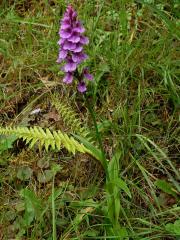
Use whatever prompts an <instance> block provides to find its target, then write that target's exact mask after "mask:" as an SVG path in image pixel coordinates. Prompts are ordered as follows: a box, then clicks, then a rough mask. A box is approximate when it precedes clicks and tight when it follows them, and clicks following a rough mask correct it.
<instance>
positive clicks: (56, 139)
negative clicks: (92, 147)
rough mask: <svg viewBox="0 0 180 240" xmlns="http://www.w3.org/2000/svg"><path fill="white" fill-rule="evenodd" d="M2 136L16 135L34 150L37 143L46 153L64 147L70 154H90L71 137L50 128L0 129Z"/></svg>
mask: <svg viewBox="0 0 180 240" xmlns="http://www.w3.org/2000/svg"><path fill="white" fill-rule="evenodd" d="M0 134H4V135H15V136H16V137H18V138H22V139H23V140H24V141H26V144H29V147H30V148H32V147H33V146H34V145H35V144H36V143H38V144H40V146H41V147H42V146H44V147H45V149H46V151H48V150H49V148H50V147H51V148H52V149H53V150H55V149H57V150H60V149H61V146H62V145H63V146H64V147H65V148H66V149H67V150H68V151H69V152H71V153H73V154H75V152H81V153H90V151H89V150H88V149H87V148H86V147H85V146H84V145H83V144H80V143H79V142H78V141H76V140H75V139H74V138H73V137H69V136H68V135H67V134H66V133H62V132H61V131H60V130H58V131H50V130H49V129H48V128H47V129H45V130H44V129H43V128H41V127H30V128H27V127H5V128H2V127H0Z"/></svg>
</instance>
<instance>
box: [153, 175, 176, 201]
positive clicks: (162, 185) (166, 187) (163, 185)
mask: <svg viewBox="0 0 180 240" xmlns="http://www.w3.org/2000/svg"><path fill="white" fill-rule="evenodd" d="M155 186H156V187H158V188H159V189H160V190H162V191H163V192H165V193H168V194H170V195H172V196H173V197H177V194H176V193H175V191H174V190H173V185H172V184H170V183H168V182H167V181H166V180H161V179H158V180H156V181H155Z"/></svg>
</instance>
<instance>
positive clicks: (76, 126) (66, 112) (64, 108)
mask: <svg viewBox="0 0 180 240" xmlns="http://www.w3.org/2000/svg"><path fill="white" fill-rule="evenodd" d="M58 99H60V97H59V96H58V95H55V96H52V104H53V105H54V107H55V108H56V110H57V111H58V113H59V115H60V116H61V117H62V120H63V122H64V123H65V125H66V126H67V127H68V128H70V129H71V132H72V133H77V134H79V135H81V136H83V137H85V138H86V139H87V140H88V141H90V142H91V143H93V142H94V141H92V137H91V136H90V135H91V134H90V132H89V131H88V130H87V128H85V127H83V126H82V125H83V123H82V121H81V119H80V118H79V116H78V114H77V113H76V112H75V111H74V110H73V109H72V108H71V107H70V106H69V105H68V104H67V103H66V102H65V101H63V102H62V100H61V101H59V100H58Z"/></svg>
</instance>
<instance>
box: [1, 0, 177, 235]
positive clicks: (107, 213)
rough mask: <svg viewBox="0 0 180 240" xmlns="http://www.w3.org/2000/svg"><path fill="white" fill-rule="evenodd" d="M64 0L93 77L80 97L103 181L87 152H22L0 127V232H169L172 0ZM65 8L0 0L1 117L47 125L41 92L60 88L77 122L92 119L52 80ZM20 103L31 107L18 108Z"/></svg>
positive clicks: (173, 167) (173, 197)
mask: <svg viewBox="0 0 180 240" xmlns="http://www.w3.org/2000/svg"><path fill="white" fill-rule="evenodd" d="M71 2H72V4H74V6H75V7H76V8H77V9H76V10H77V11H78V13H79V15H80V16H81V18H82V19H83V21H84V25H85V26H86V27H87V36H89V38H90V47H89V48H87V53H88V55H89V60H88V61H89V62H88V64H89V66H91V69H92V71H93V74H94V76H95V82H94V85H93V86H90V88H89V93H88V94H89V99H91V100H92V101H93V102H94V110H95V111H96V120H97V129H98V131H99V133H100V135H101V138H102V144H103V149H104V152H105V154H106V156H108V159H110V161H109V162H108V163H109V165H108V166H109V167H108V168H107V169H106V171H107V173H108V175H109V178H110V181H109V183H108V184H107V182H105V174H104V171H103V169H102V167H101V166H100V165H99V164H98V163H94V161H93V159H92V158H90V157H89V156H87V155H84V154H83V155H77V156H75V157H72V155H71V154H68V153H67V152H66V151H65V150H61V151H60V152H52V153H48V154H47V153H45V152H44V151H43V150H42V151H41V152H38V149H36V148H35V149H34V150H33V151H32V150H28V149H26V147H25V146H24V144H23V142H21V141H19V142H18V141H16V140H15V138H14V139H11V138H8V139H5V138H4V136H1V138H0V143H3V147H2V148H0V149H1V150H0V154H1V155H0V158H1V161H0V179H1V180H0V186H1V193H0V199H1V201H2V204H1V213H0V238H1V235H2V238H4V239H10V238H17V239H18V238H19V239H22V238H27V239H41V238H43V239H87V238H93V239H103V238H105V239H106V238H107V239H108V238H110V239H178V237H179V235H180V233H179V230H178V229H179V214H180V208H179V196H180V189H179V180H180V174H179V170H178V169H179V162H178V159H179V157H180V152H179V103H180V89H179V80H178V52H177V46H178V38H179V30H178V24H179V20H178V3H177V2H176V1H172V2H169V1H159V2H158V3H156V2H155V1H141V0H138V1H135V2H133V1H94V2H92V1H86V0H85V1H71ZM65 7H66V3H65V1H60V2H59V1H41V2H37V1H25V0H22V1H3V3H2V5H1V7H0V9H1V11H0V12H1V13H0V22H1V30H0V31H1V34H0V35H1V37H0V51H1V55H0V60H1V63H0V69H1V76H0V108H1V110H0V124H1V125H4V124H5V123H6V122H7V121H8V122H9V123H13V122H18V121H17V119H18V116H19V114H20V116H21V117H22V119H21V121H20V125H23V126H24V125H30V126H31V125H32V122H33V125H34V124H35V125H42V127H43V126H46V125H49V126H50V128H51V129H53V128H54V127H55V125H56V115H55V114H54V112H53V114H51V118H50V117H49V118H48V120H47V117H46V116H47V115H46V114H47V112H51V111H52V103H51V101H50V100H49V99H51V96H52V95H51V93H50V92H51V91H52V92H59V91H61V92H62V93H63V94H62V96H64V95H66V97H67V98H68V99H69V102H70V103H71V101H72V102H73V103H74V102H75V103H78V104H76V105H78V106H79V109H74V112H78V111H81V112H82V113H83V114H84V115H85V117H84V118H83V121H86V122H85V124H84V126H87V125H88V124H89V125H90V126H92V120H91V118H90V116H89V115H88V114H87V111H86V108H85V105H84V103H83V101H84V100H83V99H82V98H81V97H79V96H78V95H77V94H76V93H75V92H74V90H73V88H71V87H70V88H69V89H68V90H67V89H66V88H65V87H64V86H63V85H62V84H61V79H62V73H61V71H60V70H59V67H58V65H56V64H55V61H56V58H57V52H58V49H57V43H56V42H57V40H58V35H57V31H58V28H59V27H58V25H59V19H60V18H61V16H62V14H63V12H64V10H65ZM44 85H45V86H46V88H45V87H44ZM47 87H48V91H47ZM49 90H51V91H49ZM40 94H41V95H42V96H44V98H41V97H39V96H40ZM44 100H45V101H44ZM32 106H33V107H35V108H40V109H41V110H42V111H41V113H40V114H39V115H35V116H33V115H30V112H31V111H32V110H33V108H32ZM73 106H75V105H74V104H73ZM44 109H45V110H44ZM28 112H29V115H27V113H28ZM56 114H57V113H56ZM52 119H53V120H52ZM54 119H55V120H54ZM47 121H48V122H47ZM18 123H19V122H18ZM71 132H76V131H75V129H74V131H71ZM13 142H14V143H13ZM92 145H93V144H92ZM2 149H3V150H2ZM52 226H53V227H52ZM1 229H2V230H1Z"/></svg>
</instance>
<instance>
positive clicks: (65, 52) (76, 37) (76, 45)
mask: <svg viewBox="0 0 180 240" xmlns="http://www.w3.org/2000/svg"><path fill="white" fill-rule="evenodd" d="M84 32H85V28H84V27H83V25H82V24H81V22H80V21H79V20H78V19H77V13H76V11H75V10H74V9H73V7H72V6H71V5H69V6H68V7H67V9H66V12H65V14H64V16H63V19H62V20H61V26H60V30H59V35H60V40H59V41H58V44H59V46H60V50H59V55H58V59H57V63H61V62H64V63H65V64H64V66H63V67H62V70H63V71H64V73H65V77H64V78H63V82H64V83H66V84H71V83H72V82H73V78H74V77H75V76H76V78H77V80H78V81H79V83H78V86H77V89H78V91H79V92H81V93H84V92H86V90H87V87H86V83H85V80H84V78H85V79H87V80H90V81H91V80H93V76H92V75H91V74H90V73H89V71H88V69H87V68H84V69H83V71H82V73H81V74H80V73H79V72H78V65H79V64H81V63H82V62H84V61H85V60H86V59H87V58H88V56H87V55H86V54H85V53H84V50H83V47H84V45H87V44H88V43H89V39H88V38H87V37H85V36H84V35H83V33H84Z"/></svg>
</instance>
